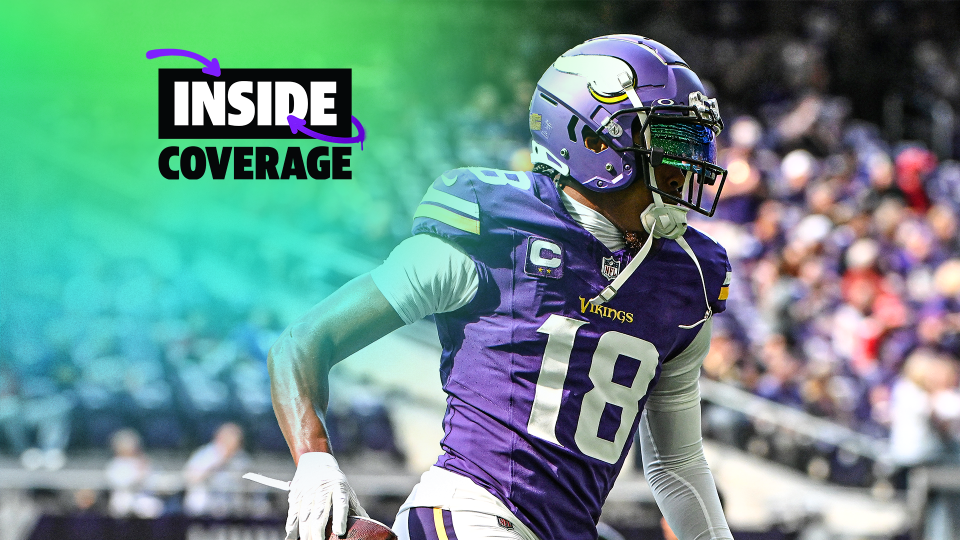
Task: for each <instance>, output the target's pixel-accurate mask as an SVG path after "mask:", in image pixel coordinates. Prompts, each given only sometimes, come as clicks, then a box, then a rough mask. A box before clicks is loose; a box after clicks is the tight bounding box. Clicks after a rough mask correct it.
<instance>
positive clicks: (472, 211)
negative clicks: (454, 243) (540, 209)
mask: <svg viewBox="0 0 960 540" xmlns="http://www.w3.org/2000/svg"><path fill="white" fill-rule="evenodd" d="M530 174H531V173H527V172H518V171H501V170H497V169H489V168H484V167H467V168H462V169H454V170H451V171H447V172H445V173H443V174H442V175H440V176H439V177H438V178H437V179H436V180H435V181H434V182H433V184H432V185H431V186H430V187H429V188H428V189H427V193H426V195H424V196H423V200H421V201H420V205H419V206H418V207H417V211H416V213H415V214H414V216H413V234H420V233H429V234H434V235H437V236H441V237H444V238H449V239H454V240H469V239H475V238H476V237H478V236H479V235H480V234H481V219H480V213H481V207H480V201H481V200H482V201H484V204H485V205H486V206H487V207H493V208H496V207H498V204H497V201H500V200H505V199H510V197H511V195H512V194H519V192H528V193H531V194H532V192H533V190H532V185H533V184H532V180H531V176H530ZM514 190H519V191H514Z"/></svg>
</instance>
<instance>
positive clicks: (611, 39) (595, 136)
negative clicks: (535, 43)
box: [530, 34, 727, 216]
mask: <svg viewBox="0 0 960 540" xmlns="http://www.w3.org/2000/svg"><path fill="white" fill-rule="evenodd" d="M704 92H705V90H704V87H703V84H702V83H701V82H700V79H699V78H698V77H697V75H696V74H695V73H694V72H693V71H692V70H691V69H690V68H689V67H688V66H687V64H686V63H685V62H684V61H683V59H682V58H680V57H679V56H678V55H677V54H676V53H674V52H673V51H671V50H670V49H668V48H667V47H665V46H664V45H662V44H660V43H658V42H656V41H653V40H651V39H647V38H644V37H640V36H634V35H627V34H621V35H612V36H604V37H599V38H595V39H591V40H589V41H586V42H584V43H582V44H580V45H578V46H576V47H574V48H573V49H570V50H569V51H567V52H566V53H564V54H563V56H561V57H560V58H558V59H557V61H556V62H554V64H553V65H552V66H550V67H549V68H548V69H547V71H546V73H544V74H543V77H541V78H540V82H538V83H537V89H536V91H535V92H534V94H533V99H532V100H531V102H530V131H531V133H532V135H533V151H532V154H531V159H532V161H533V162H534V163H542V164H544V165H548V166H549V167H551V168H553V169H554V170H556V171H557V172H559V173H560V174H562V175H564V176H569V177H571V178H573V179H574V180H576V181H577V182H579V183H580V184H582V185H583V186H585V187H586V188H588V189H591V190H593V191H617V190H620V189H623V188H625V187H627V186H629V185H630V184H631V183H633V182H634V180H636V179H637V178H640V179H642V181H644V182H646V184H647V186H648V187H649V188H650V189H651V191H653V192H654V193H655V194H659V195H660V197H662V198H663V199H666V200H668V201H669V202H672V203H674V204H677V205H681V206H682V207H685V208H690V209H693V210H696V211H697V212H700V213H701V214H704V215H707V216H712V215H713V213H714V212H715V211H716V207H717V200H718V199H719V195H720V190H721V189H722V188H723V183H724V181H725V180H726V176H727V171H726V170H724V169H723V168H722V167H719V166H717V165H716V157H717V143H716V136H717V135H718V134H719V133H720V130H721V129H723V121H722V120H721V119H720V112H719V109H718V107H717V101H716V99H708V98H707V97H706V96H705V95H704ZM635 133H636V134H637V137H634V134H635ZM660 164H666V165H673V166H675V167H678V168H680V169H681V170H683V171H684V172H685V173H686V182H685V185H684V189H683V194H682V195H681V197H679V198H678V197H676V196H674V195H673V194H671V193H669V192H666V191H663V190H661V189H660V188H659V187H658V186H657V182H656V178H655V177H654V174H653V167H656V166H658V165H660ZM705 185H711V186H715V190H708V193H706V194H705V193H704V186H705ZM705 195H706V196H705ZM655 197H656V195H655ZM660 197H656V198H657V202H658V206H660V205H661V204H662V203H660V202H659V199H660Z"/></svg>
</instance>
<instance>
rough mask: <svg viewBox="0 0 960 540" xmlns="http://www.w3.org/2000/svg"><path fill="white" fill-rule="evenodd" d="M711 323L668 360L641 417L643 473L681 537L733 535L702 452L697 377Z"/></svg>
mask: <svg viewBox="0 0 960 540" xmlns="http://www.w3.org/2000/svg"><path fill="white" fill-rule="evenodd" d="M711 327H712V321H711V320H707V321H706V322H705V323H704V324H703V326H702V327H701V329H700V332H699V333H698V334H697V337H696V339H694V341H693V343H691V344H690V346H689V347H687V349H686V350H684V351H683V352H682V353H680V355H678V356H677V357H676V358H673V359H671V360H670V361H669V362H667V363H666V364H664V367H663V371H662V373H661V377H660V381H659V382H658V383H657V386H656V388H655V389H654V391H653V392H652V393H651V394H650V398H649V399H648V400H647V404H646V406H645V407H644V412H643V417H642V418H641V422H640V451H641V454H642V457H643V464H644V475H645V476H646V477H647V482H649V483H650V488H651V489H652V490H653V495H654V498H655V499H656V500H657V504H658V505H659V506H660V511H661V512H663V515H664V517H665V518H666V519H667V523H669V525H670V527H671V528H672V529H673V531H674V533H676V535H677V538H679V539H680V540H707V539H732V538H733V536H732V535H731V534H730V529H729V528H728V526H727V521H726V519H725V518H724V516H723V509H722V508H721V506H720V498H719V495H718V494H717V487H716V484H715V483H714V480H713V475H712V474H711V473H710V468H709V466H708V465H707V461H706V459H705V458H704V456H703V436H702V434H701V431H700V386H699V382H698V380H699V377H700V366H701V364H702V363H703V358H704V357H705V356H706V354H707V351H708V350H709V348H710V335H711Z"/></svg>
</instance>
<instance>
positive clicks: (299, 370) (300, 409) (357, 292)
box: [267, 274, 404, 463]
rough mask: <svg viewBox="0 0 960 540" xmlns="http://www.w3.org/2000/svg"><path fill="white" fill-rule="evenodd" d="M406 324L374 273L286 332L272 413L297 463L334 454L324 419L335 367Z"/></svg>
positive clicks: (273, 362)
mask: <svg viewBox="0 0 960 540" xmlns="http://www.w3.org/2000/svg"><path fill="white" fill-rule="evenodd" d="M403 324H404V323H403V320H402V319H401V318H400V316H399V315H397V312H396V310H394V309H393V307H392V306H391V305H390V303H389V302H388V301H387V299H386V298H385V297H384V296H383V293H381V292H380V290H379V289H378V288H377V286H376V285H375V284H374V282H373V279H372V278H371V277H370V274H364V275H362V276H360V277H358V278H356V279H354V280H353V281H350V282H349V283H347V284H346V285H344V286H343V287H341V288H340V289H339V290H337V291H336V292H335V293H333V294H332V295H330V296H329V297H327V298H326V299H325V300H323V301H322V302H320V303H319V304H317V305H316V306H314V307H313V308H312V309H311V310H310V311H308V312H307V313H305V314H304V315H302V316H301V317H300V318H299V319H297V320H296V321H294V323H293V324H291V325H290V326H289V327H287V329H286V330H284V331H283V334H282V335H281V336H280V338H279V339H278V340H277V342H276V343H275V344H274V346H273V347H272V348H271V349H270V354H269V356H268V360H267V365H268V367H269V370H270V394H271V397H272V399H273V410H274V412H275V413H276V415H277V421H278V422H279V423H280V429H281V431H283V437H284V439H286V441H287V445H288V446H289V447H290V453H291V454H292V455H293V460H294V461H295V462H298V463H299V461H300V456H301V455H303V454H305V453H307V452H328V453H329V452H330V443H329V441H328V439H327V432H326V429H325V428H324V425H323V421H322V420H321V419H322V417H323V415H324V413H325V412H326V409H327V401H328V398H329V394H330V392H329V387H328V384H327V374H328V372H329V371H330V368H331V367H333V365H334V364H336V363H337V362H339V361H341V360H343V359H344V358H346V357H347V356H350V355H351V354H353V353H355V352H357V351H358V350H360V349H362V348H363V347H366V346H367V345H369V344H371V343H373V342H374V341H376V340H378V339H380V338H381V337H383V336H385V335H387V334H388V333H390V332H392V331H394V330H396V329H397V328H400V327H401V326H403Z"/></svg>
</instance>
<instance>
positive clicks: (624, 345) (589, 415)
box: [527, 314, 660, 463]
mask: <svg viewBox="0 0 960 540" xmlns="http://www.w3.org/2000/svg"><path fill="white" fill-rule="evenodd" d="M585 324H587V321H580V320H577V319H571V318H569V317H564V316H562V315H555V314H554V315H550V317H548V318H547V320H546V322H544V323H543V325H542V326H540V328H539V329H538V330H537V332H539V333H542V334H547V347H546V349H545V350H544V352H543V363H542V364H541V366H540V374H539V376H538V377H537V388H536V394H535V395H534V398H533V407H532V408H531V410H530V419H529V421H528V422H527V432H528V433H530V434H531V435H533V436H535V437H538V438H540V439H543V440H545V441H548V442H551V443H553V444H556V445H557V446H561V447H562V446H563V445H562V444H560V442H559V441H558V440H557V434H556V428H557V419H558V417H559V415H560V405H561V403H562V400H563V384H564V382H565V381H566V379H567V369H568V368H569V367H570V355H571V353H572V352H573V342H574V340H575V339H576V337H577V332H578V331H579V329H580V327H581V326H583V325H585ZM620 356H627V357H630V358H633V359H635V360H638V361H639V362H640V368H639V369H638V370H637V374H636V376H634V378H633V384H631V385H630V386H629V387H627V386H624V385H622V384H620V383H618V382H614V381H613V375H614V373H613V372H614V367H615V366H616V363H617V358H619V357H620ZM659 356H660V353H659V352H658V351H657V348H656V346H655V345H654V344H653V343H650V342H649V341H646V340H643V339H640V338H638V337H635V336H630V335H627V334H624V333H621V332H617V331H613V330H611V331H609V332H604V333H603V334H602V335H601V336H600V341H599V342H598V343H597V350H596V351H594V353H593V358H592V359H591V361H590V371H589V373H588V376H589V377H590V382H591V383H593V388H591V389H590V390H589V391H587V393H586V394H584V396H583V405H582V406H581V408H580V417H579V419H578V420H577V431H576V433H574V441H575V442H576V443H577V447H578V448H579V449H580V451H581V452H582V453H583V454H584V455H587V456H590V457H592V458H594V459H598V460H600V461H604V462H606V463H616V462H617V461H619V460H620V455H621V454H622V453H623V448H624V447H625V446H626V444H627V442H628V439H629V435H630V429H631V427H633V423H634V421H635V420H636V418H637V415H638V414H640V400H641V399H642V398H643V396H644V395H645V394H646V392H647V387H648V386H649V385H650V381H651V380H653V377H654V376H655V375H656V370H657V364H658V362H657V360H658V358H659ZM608 403H609V404H611V405H614V406H616V407H620V409H621V413H620V426H619V427H618V428H617V432H616V435H615V436H614V439H613V440H612V441H609V440H607V439H605V438H603V437H600V436H599V435H598V431H599V429H600V419H601V418H602V417H603V413H604V410H605V409H606V406H607V404H608Z"/></svg>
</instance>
